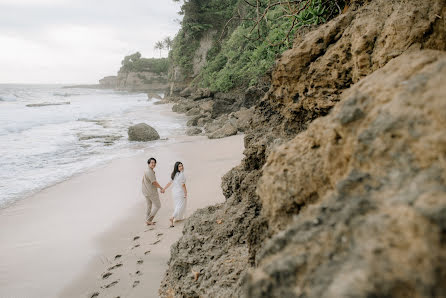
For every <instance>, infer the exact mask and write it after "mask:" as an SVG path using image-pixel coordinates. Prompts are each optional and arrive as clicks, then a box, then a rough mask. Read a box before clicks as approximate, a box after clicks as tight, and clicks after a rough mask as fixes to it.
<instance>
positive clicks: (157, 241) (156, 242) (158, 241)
mask: <svg viewBox="0 0 446 298" xmlns="http://www.w3.org/2000/svg"><path fill="white" fill-rule="evenodd" d="M160 242H161V239H158V240H156V241H155V242H152V243H151V244H152V245H155V244H158V243H160Z"/></svg>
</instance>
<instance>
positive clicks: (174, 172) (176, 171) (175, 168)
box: [170, 161, 183, 180]
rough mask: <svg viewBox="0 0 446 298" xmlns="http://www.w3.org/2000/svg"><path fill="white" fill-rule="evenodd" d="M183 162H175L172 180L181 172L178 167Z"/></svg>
mask: <svg viewBox="0 0 446 298" xmlns="http://www.w3.org/2000/svg"><path fill="white" fill-rule="evenodd" d="M182 164H183V163H182V162H181V161H177V162H176V163H175V165H174V166H173V172H172V175H170V178H172V180H173V178H175V175H176V174H177V173H179V172H180V170H178V167H179V166H180V165H182Z"/></svg>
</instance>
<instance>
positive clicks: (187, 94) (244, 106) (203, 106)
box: [166, 86, 265, 139]
mask: <svg viewBox="0 0 446 298" xmlns="http://www.w3.org/2000/svg"><path fill="white" fill-rule="evenodd" d="M264 94H265V90H264V87H260V86H256V87H251V88H249V89H248V90H247V91H245V92H242V91H240V90H237V91H235V92H231V93H217V94H213V93H212V92H211V91H210V90H209V89H203V88H199V89H194V88H192V87H187V88H185V89H183V90H182V91H181V92H179V96H170V97H167V98H166V101H168V102H172V103H174V105H173V106H172V111H174V112H177V113H185V114H186V116H191V118H190V119H189V120H188V122H187V126H198V127H202V128H204V131H205V134H206V135H207V136H208V137H209V138H211V139H217V138H224V137H227V136H231V135H234V134H236V133H237V132H245V131H246V130H247V129H248V128H249V125H250V123H251V120H252V119H253V117H254V107H253V105H254V104H255V102H256V100H257V102H258V101H259V97H258V98H257V99H256V100H255V99H254V97H255V96H256V95H264ZM217 131H218V132H217Z"/></svg>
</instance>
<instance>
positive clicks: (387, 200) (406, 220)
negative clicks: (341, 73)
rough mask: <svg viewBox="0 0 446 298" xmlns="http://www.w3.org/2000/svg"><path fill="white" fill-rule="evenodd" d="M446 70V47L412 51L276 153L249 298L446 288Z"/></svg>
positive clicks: (426, 292)
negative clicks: (266, 236) (266, 233)
mask: <svg viewBox="0 0 446 298" xmlns="http://www.w3.org/2000/svg"><path fill="white" fill-rule="evenodd" d="M445 76H446V53H444V52H436V51H421V52H418V51H416V52H414V53H411V54H404V55H402V56H401V57H399V58H396V59H394V60H392V61H391V62H389V63H388V64H387V65H386V66H385V67H384V68H383V69H381V70H378V71H376V72H375V73H373V74H372V75H370V76H368V77H367V78H366V79H364V80H362V81H361V82H360V83H358V84H356V85H355V86H353V87H352V88H351V89H349V90H347V91H346V92H344V93H343V95H342V96H341V102H340V103H338V104H337V105H336V107H335V108H334V110H333V111H332V112H331V113H330V115H329V116H327V117H323V118H320V119H317V120H315V121H314V122H313V123H312V124H311V125H310V126H309V127H308V129H307V130H306V131H305V132H303V133H301V134H299V135H298V136H297V137H296V138H294V139H293V140H291V141H289V142H287V143H285V144H283V145H282V146H280V147H278V148H276V149H274V150H273V152H272V153H271V154H270V155H269V157H268V161H267V162H266V164H265V166H264V169H263V176H262V178H261V179H260V182H259V184H258V188H257V193H258V195H259V197H260V199H261V202H262V206H263V208H262V212H263V213H264V215H265V218H267V219H268V223H269V227H270V229H271V231H272V232H273V233H274V234H275V235H276V236H274V237H273V238H272V239H271V240H269V241H268V242H267V243H266V244H265V246H264V247H263V248H262V249H261V250H260V252H259V254H258V255H257V264H256V267H257V268H256V269H255V270H253V271H252V272H251V273H250V274H249V275H248V276H247V278H246V281H247V282H246V283H245V290H246V292H245V295H246V296H247V297H259V296H265V297H282V296H303V297H443V296H445V295H446V283H445V281H446V280H445V278H446V267H445V266H444V264H446V247H445V246H446V245H445V234H444V232H445V231H446V159H445V156H446V155H445V154H446V133H445V131H446V117H445V115H446V85H445V84H444V78H445ZM310 205H311V206H310ZM296 210H299V212H296ZM290 211H293V212H290ZM296 213H299V216H298V217H297V218H296V220H294V221H293V216H294V214H296ZM282 229H284V231H283V232H281V233H278V234H276V231H279V230H282Z"/></svg>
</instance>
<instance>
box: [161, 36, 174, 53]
mask: <svg viewBox="0 0 446 298" xmlns="http://www.w3.org/2000/svg"><path fill="white" fill-rule="evenodd" d="M163 44H164V48H165V49H166V50H167V51H170V49H171V48H172V45H173V40H172V39H171V38H170V37H169V36H167V37H166V38H164V40H163Z"/></svg>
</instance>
